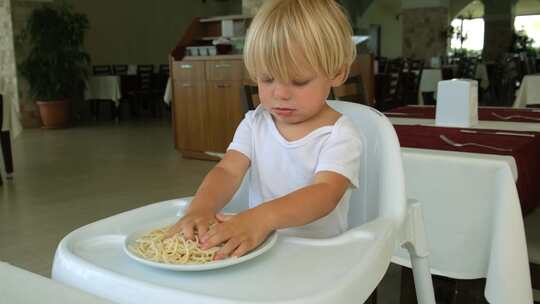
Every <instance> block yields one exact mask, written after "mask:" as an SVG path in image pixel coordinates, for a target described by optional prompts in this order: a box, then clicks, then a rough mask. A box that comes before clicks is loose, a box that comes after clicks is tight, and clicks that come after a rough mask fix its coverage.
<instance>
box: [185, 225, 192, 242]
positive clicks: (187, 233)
mask: <svg viewBox="0 0 540 304" xmlns="http://www.w3.org/2000/svg"><path fill="white" fill-rule="evenodd" d="M182 234H184V238H186V239H187V240H193V239H194V233H193V225H183V226H182Z"/></svg>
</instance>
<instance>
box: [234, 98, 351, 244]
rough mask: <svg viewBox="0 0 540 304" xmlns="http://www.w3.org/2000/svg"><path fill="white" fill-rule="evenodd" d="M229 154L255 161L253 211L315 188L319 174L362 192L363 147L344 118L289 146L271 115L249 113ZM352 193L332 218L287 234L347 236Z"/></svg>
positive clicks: (251, 190) (263, 111) (251, 176)
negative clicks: (329, 174) (337, 178)
mask: <svg viewBox="0 0 540 304" xmlns="http://www.w3.org/2000/svg"><path fill="white" fill-rule="evenodd" d="M228 149H232V150H236V151H239V152H241V153H242V154H244V155H245V156H247V157H248V158H249V159H250V161H251V170H250V171H249V177H248V178H249V185H250V187H249V207H250V208H252V207H255V206H257V205H259V204H261V203H264V202H267V201H269V200H273V199H276V198H279V197H282V196H284V195H287V194H289V193H291V192H293V191H295V190H298V189H300V188H303V187H306V186H308V185H310V184H312V183H313V181H314V179H315V174H316V173H317V172H319V171H332V172H336V173H339V174H341V175H343V176H345V177H346V178H347V179H349V181H350V183H351V185H352V186H353V187H355V188H356V187H358V175H359V171H360V154H361V151H362V142H361V141H360V136H359V135H358V130H357V129H356V127H355V126H354V124H353V122H352V121H351V120H350V118H348V117H347V116H345V115H342V116H341V117H340V118H339V119H338V120H337V121H336V123H335V124H334V125H332V126H324V127H321V128H318V129H316V130H314V131H312V132H311V133H309V134H308V135H306V136H305V137H303V138H301V139H298V140H294V141H288V140H286V139H285V138H284V137H283V136H282V135H281V134H280V133H279V131H278V129H277V127H276V125H275V123H274V121H273V119H272V115H271V114H270V113H269V112H268V111H267V110H266V109H264V108H263V107H261V106H259V107H257V109H255V110H253V111H249V112H248V113H247V114H246V116H245V118H244V120H242V122H241V123H240V125H239V126H238V129H237V130H236V133H235V135H234V138H233V141H232V143H231V144H230V145H229V148H228ZM350 192H351V187H349V189H347V191H346V193H345V194H344V195H343V197H342V198H341V201H340V202H339V204H338V205H337V206H336V208H335V209H334V210H333V211H332V212H331V213H329V214H328V215H326V216H324V217H322V218H320V219H318V220H316V221H314V222H312V223H310V224H307V225H304V226H302V227H294V228H289V229H284V230H282V232H284V233H287V234H289V235H295V236H302V237H312V238H326V237H331V236H335V235H338V234H340V233H342V232H344V231H346V230H347V213H348V211H349V198H350V194H351V193H350Z"/></svg>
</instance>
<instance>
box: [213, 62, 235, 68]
mask: <svg viewBox="0 0 540 304" xmlns="http://www.w3.org/2000/svg"><path fill="white" fill-rule="evenodd" d="M215 67H216V69H222V68H230V67H232V65H230V64H229V63H220V64H216V65H215Z"/></svg>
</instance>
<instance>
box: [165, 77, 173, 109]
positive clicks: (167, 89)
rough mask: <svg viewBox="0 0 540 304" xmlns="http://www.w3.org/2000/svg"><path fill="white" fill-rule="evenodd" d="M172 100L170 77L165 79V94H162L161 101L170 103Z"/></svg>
mask: <svg viewBox="0 0 540 304" xmlns="http://www.w3.org/2000/svg"><path fill="white" fill-rule="evenodd" d="M171 100H172V85H171V77H169V79H167V86H166V87H165V94H164V95H163V102H164V103H166V104H168V105H171Z"/></svg>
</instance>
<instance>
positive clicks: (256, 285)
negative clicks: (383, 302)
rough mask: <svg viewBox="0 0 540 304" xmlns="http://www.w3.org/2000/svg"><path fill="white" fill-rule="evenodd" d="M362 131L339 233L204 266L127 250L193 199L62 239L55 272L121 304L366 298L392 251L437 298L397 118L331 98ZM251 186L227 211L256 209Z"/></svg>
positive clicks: (421, 293) (425, 294)
mask: <svg viewBox="0 0 540 304" xmlns="http://www.w3.org/2000/svg"><path fill="white" fill-rule="evenodd" d="M329 104H330V105H331V106H332V107H333V108H335V109H336V110H338V111H340V112H342V113H346V114H347V115H349V116H350V117H351V118H352V119H353V120H354V122H355V123H356V124H357V126H358V127H359V129H360V130H361V132H362V142H363V143H364V144H363V147H364V149H365V150H364V151H363V154H362V155H363V161H362V162H361V164H362V165H361V175H360V181H361V187H360V188H359V189H357V190H355V191H354V192H353V194H352V196H351V204H350V205H351V209H350V211H349V223H350V227H351V229H350V230H348V231H347V232H345V233H343V234H342V235H340V236H337V237H334V238H330V239H304V238H297V237H289V236H285V235H279V236H278V240H277V242H276V244H275V245H274V247H273V248H272V249H270V250H269V251H268V252H266V253H264V254H263V255H261V256H258V257H257V258H255V259H252V260H250V261H247V262H244V263H241V264H238V265H235V266H231V267H227V268H222V269H219V270H211V271H201V272H174V271H166V270H160V269H154V268H151V267H148V266H145V265H141V264H139V263H137V262H135V261H133V260H131V259H130V258H129V257H127V256H126V255H125V253H124V252H123V251H122V244H123V242H124V240H125V237H126V235H128V234H129V233H130V232H132V231H134V230H138V229H140V228H141V225H144V223H148V222H152V221H154V222H155V221H156V220H162V219H163V218H167V217H168V218H172V219H174V218H175V215H176V214H177V213H178V211H179V210H180V209H181V208H184V207H186V206H187V205H188V204H189V202H190V200H191V198H183V199H177V200H171V201H165V202H159V203H155V204H152V205H148V206H145V207H142V208H138V209H135V210H131V211H128V212H124V213H121V214H118V215H115V216H112V217H109V218H106V219H103V220H101V221H98V222H95V223H92V224H90V225H87V226H84V227H82V228H79V229H77V230H75V231H73V232H71V233H70V234H68V235H67V236H66V237H65V238H64V239H63V240H62V241H61V242H60V244H59V245H58V248H57V251H56V255H55V259H54V263H53V271H52V277H53V279H55V280H58V281H61V282H63V283H65V284H68V285H71V286H75V287H77V288H80V289H83V290H85V291H87V292H89V293H93V294H96V295H99V296H101V297H103V298H106V299H110V300H112V301H115V302H118V303H141V304H142V303H147V302H148V301H151V302H154V303H165V302H171V303H212V304H217V303H219V304H222V303H283V304H284V303H287V304H293V303H297V304H300V303H363V302H364V301H365V300H366V299H367V298H368V297H369V296H370V294H371V293H372V292H373V290H374V289H375V288H376V287H377V285H378V283H379V281H380V280H381V279H382V277H383V275H384V273H385V272H386V270H387V268H388V265H389V263H390V259H391V256H392V253H393V251H394V250H395V249H396V247H397V246H399V245H402V244H404V246H405V247H406V248H407V249H408V250H409V252H410V253H411V259H412V261H413V272H414V275H415V283H416V289H417V295H418V302H419V303H421V304H427V303H430V304H434V303H435V298H434V295H433V286H432V284H431V276H430V273H429V263H428V259H427V256H428V254H427V250H426V244H425V235H424V231H423V223H422V216H421V210H420V209H419V205H418V204H416V203H412V204H410V205H409V206H407V202H406V198H405V187H404V177H403V169H402V163H401V154H400V148H399V143H398V140H397V136H396V134H395V131H394V129H393V127H392V125H391V124H390V122H389V121H388V120H387V119H386V117H384V116H383V115H382V114H381V113H379V112H378V111H376V110H374V109H373V108H370V107H367V106H363V105H360V104H353V103H348V102H340V101H329ZM246 188H247V187H246V185H242V187H241V188H240V189H239V191H238V192H237V193H236V195H235V197H234V198H233V199H232V201H231V202H230V203H229V204H228V205H227V207H226V208H225V211H227V212H238V211H240V210H242V209H244V208H246V206H247V190H246Z"/></svg>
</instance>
